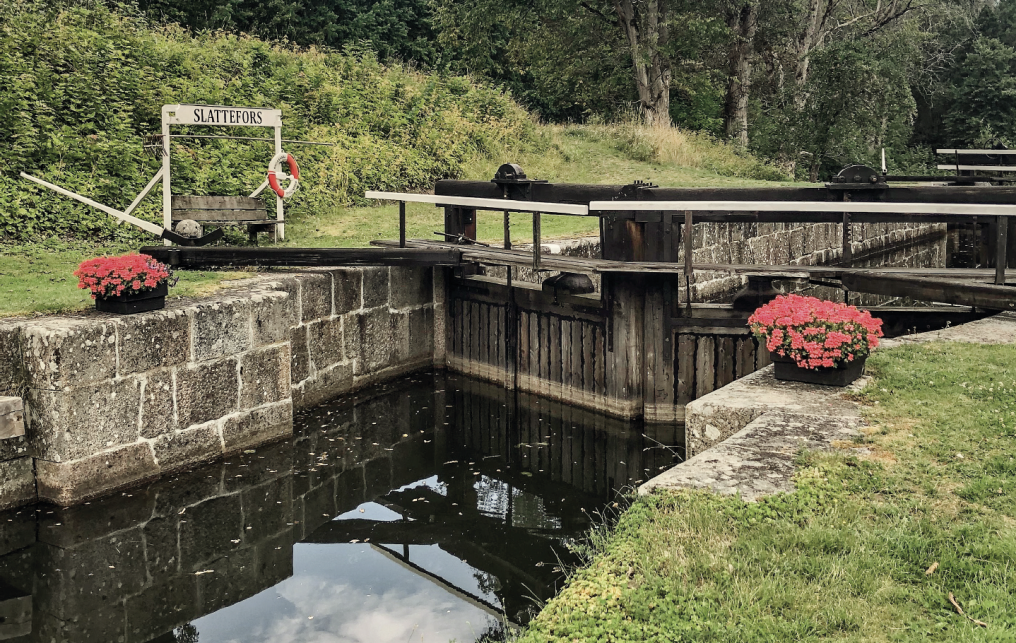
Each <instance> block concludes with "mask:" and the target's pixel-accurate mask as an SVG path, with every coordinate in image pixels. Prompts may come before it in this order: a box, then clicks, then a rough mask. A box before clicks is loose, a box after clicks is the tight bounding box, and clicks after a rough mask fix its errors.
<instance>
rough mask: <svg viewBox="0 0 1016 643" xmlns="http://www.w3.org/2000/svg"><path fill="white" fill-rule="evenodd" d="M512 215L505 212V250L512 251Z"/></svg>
mask: <svg viewBox="0 0 1016 643" xmlns="http://www.w3.org/2000/svg"><path fill="white" fill-rule="evenodd" d="M511 225H512V223H511V213H510V212H508V211H507V210H505V213H504V249H505V250H511V249H512V229H511Z"/></svg>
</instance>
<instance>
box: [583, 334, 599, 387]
mask: <svg viewBox="0 0 1016 643" xmlns="http://www.w3.org/2000/svg"><path fill="white" fill-rule="evenodd" d="M580 325H581V328H582V340H581V342H582V343H581V345H582V390H583V391H585V392H586V393H594V392H595V391H596V383H595V381H594V378H593V368H594V367H595V362H594V357H593V356H594V350H595V345H596V331H595V328H596V327H595V326H594V325H593V324H589V323H586V322H582V323H581V324H580Z"/></svg>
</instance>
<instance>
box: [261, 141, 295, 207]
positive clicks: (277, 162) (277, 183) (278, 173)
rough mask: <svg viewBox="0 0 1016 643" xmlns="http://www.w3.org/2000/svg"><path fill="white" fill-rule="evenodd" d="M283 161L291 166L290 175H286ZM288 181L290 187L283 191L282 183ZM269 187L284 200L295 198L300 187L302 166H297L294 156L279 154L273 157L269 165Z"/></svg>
mask: <svg viewBox="0 0 1016 643" xmlns="http://www.w3.org/2000/svg"><path fill="white" fill-rule="evenodd" d="M283 161H285V162H286V164H287V165H289V174H286V172H285V171H284V170H282V169H281V167H280V166H281V165H282V162H283ZM286 179H289V185H287V186H286V188H285V189H283V188H282V184H281V182H282V181H284V180H286ZM268 185H269V187H271V188H272V191H273V192H275V193H276V194H278V195H279V198H282V199H288V198H289V197H291V196H293V193H294V192H296V190H297V188H299V187H300V166H299V165H297V164H296V159H295V158H293V155H292V154H289V153H287V152H279V153H278V154H276V155H275V156H274V157H272V162H271V163H269V164H268Z"/></svg>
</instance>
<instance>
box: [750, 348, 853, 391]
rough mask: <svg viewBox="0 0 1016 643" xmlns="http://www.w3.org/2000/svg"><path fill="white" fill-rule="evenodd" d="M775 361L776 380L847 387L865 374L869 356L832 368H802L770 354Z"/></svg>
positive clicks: (788, 359) (790, 360)
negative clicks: (865, 364)
mask: <svg viewBox="0 0 1016 643" xmlns="http://www.w3.org/2000/svg"><path fill="white" fill-rule="evenodd" d="M769 357H770V359H772V361H773V374H774V375H775V376H776V379H778V380H783V381H785V382H804V383H806V384H824V385H825V386H846V385H848V384H850V383H851V382H853V381H854V380H856V379H857V378H859V377H861V375H862V374H864V361H865V360H866V359H868V356H867V355H865V356H864V357H858V358H855V359H854V361H852V362H847V363H846V364H843V365H842V366H834V367H832V368H815V369H809V368H801V367H800V366H798V365H797V362H795V361H794V360H792V359H790V358H789V357H780V356H779V355H777V354H776V353H769Z"/></svg>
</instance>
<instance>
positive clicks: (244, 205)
mask: <svg viewBox="0 0 1016 643" xmlns="http://www.w3.org/2000/svg"><path fill="white" fill-rule="evenodd" d="M172 209H173V210H265V209H267V207H266V205H265V202H264V201H262V200H261V199H259V198H257V197H250V196H186V195H180V196H174V197H173V205H172Z"/></svg>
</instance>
